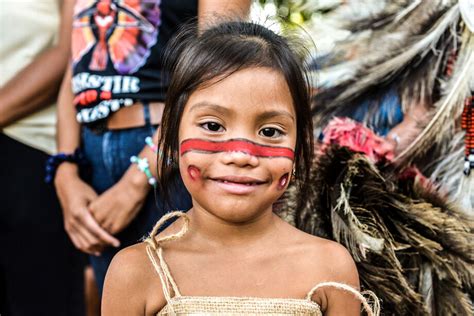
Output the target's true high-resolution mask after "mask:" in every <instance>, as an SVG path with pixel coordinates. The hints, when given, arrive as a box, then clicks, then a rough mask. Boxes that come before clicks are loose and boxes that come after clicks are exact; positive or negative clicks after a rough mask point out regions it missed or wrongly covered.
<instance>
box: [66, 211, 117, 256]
mask: <svg viewBox="0 0 474 316" xmlns="http://www.w3.org/2000/svg"><path fill="white" fill-rule="evenodd" d="M68 214H70V215H69V216H67V218H65V228H66V231H67V232H68V235H69V236H70V238H71V240H72V242H73V243H74V245H75V246H76V248H78V249H79V250H81V251H83V252H86V253H88V254H93V255H99V254H100V252H101V251H102V250H103V248H104V247H105V246H109V245H110V246H114V247H118V246H120V241H119V240H118V239H116V238H115V237H113V236H112V235H110V234H109V233H107V232H106V231H105V230H104V229H103V228H101V227H100V226H99V224H97V222H96V221H95V219H94V218H93V216H92V215H91V214H90V213H89V211H88V209H87V208H86V207H80V208H79V209H75V210H71V211H70V212H68Z"/></svg>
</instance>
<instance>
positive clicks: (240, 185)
mask: <svg viewBox="0 0 474 316" xmlns="http://www.w3.org/2000/svg"><path fill="white" fill-rule="evenodd" d="M209 179H210V180H211V181H213V182H214V183H216V184H217V185H218V187H219V188H221V189H222V190H224V191H226V192H228V193H231V194H238V195H245V194H249V193H252V192H254V191H255V190H256V189H257V188H259V187H260V186H261V185H263V184H265V183H266V181H263V180H260V179H256V178H252V177H241V176H224V177H216V178H209Z"/></svg>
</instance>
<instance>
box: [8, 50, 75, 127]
mask: <svg viewBox="0 0 474 316" xmlns="http://www.w3.org/2000/svg"><path fill="white" fill-rule="evenodd" d="M66 63H67V52H64V51H62V50H61V49H58V48H53V49H50V50H48V51H46V52H44V53H43V54H42V55H40V56H38V57H37V58H36V59H35V60H34V62H32V63H31V64H30V65H28V66H27V67H26V68H24V69H23V70H22V71H20V72H19V73H18V74H17V75H16V76H15V77H14V78H13V79H12V80H10V81H9V82H8V83H7V84H6V85H5V86H4V87H2V88H1V89H0V128H1V127H5V126H7V125H9V124H11V123H13V122H15V121H16V120H18V119H21V118H23V117H25V116H27V115H28V114H30V113H33V112H36V111H38V110H40V109H42V108H44V107H46V106H48V105H50V104H51V103H52V102H54V100H55V99H56V96H57V93H58V90H59V86H60V83H61V78H62V76H63V74H64V70H65V68H66Z"/></svg>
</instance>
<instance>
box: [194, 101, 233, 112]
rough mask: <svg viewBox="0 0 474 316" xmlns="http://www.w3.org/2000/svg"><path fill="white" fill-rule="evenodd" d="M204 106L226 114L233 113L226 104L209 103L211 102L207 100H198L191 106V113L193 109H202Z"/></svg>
mask: <svg viewBox="0 0 474 316" xmlns="http://www.w3.org/2000/svg"><path fill="white" fill-rule="evenodd" d="M202 108H207V109H209V110H214V111H216V112H219V113H222V114H224V115H228V114H231V111H230V110H229V109H228V108H226V107H224V106H221V105H218V104H214V103H209V102H206V101H202V102H198V103H196V104H193V105H192V106H191V108H189V112H190V113H191V112H193V111H197V110H199V109H202Z"/></svg>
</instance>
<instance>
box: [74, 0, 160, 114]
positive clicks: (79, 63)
mask: <svg viewBox="0 0 474 316" xmlns="http://www.w3.org/2000/svg"><path fill="white" fill-rule="evenodd" d="M160 3H161V1H160V0H99V1H92V0H79V1H77V3H76V5H75V8H74V11H75V12H74V22H73V33H72V62H73V69H74V76H73V80H72V87H73V92H74V94H75V96H76V97H75V99H74V105H75V106H76V108H77V110H78V113H77V120H78V121H79V122H80V123H89V122H93V121H97V120H100V119H103V118H105V117H107V116H109V115H110V113H111V112H115V111H118V110H119V109H120V108H121V107H124V106H129V105H132V104H133V103H134V99H132V98H131V97H132V96H134V95H136V94H137V93H139V92H140V83H141V82H140V78H139V76H134V75H133V74H134V73H136V72H138V71H139V70H140V69H141V67H142V66H143V65H145V63H146V62H147V59H148V57H149V56H150V55H151V49H152V48H153V46H154V45H155V44H156V43H157V41H158V27H159V26H160V24H161V11H160Z"/></svg>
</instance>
